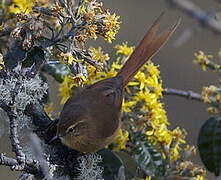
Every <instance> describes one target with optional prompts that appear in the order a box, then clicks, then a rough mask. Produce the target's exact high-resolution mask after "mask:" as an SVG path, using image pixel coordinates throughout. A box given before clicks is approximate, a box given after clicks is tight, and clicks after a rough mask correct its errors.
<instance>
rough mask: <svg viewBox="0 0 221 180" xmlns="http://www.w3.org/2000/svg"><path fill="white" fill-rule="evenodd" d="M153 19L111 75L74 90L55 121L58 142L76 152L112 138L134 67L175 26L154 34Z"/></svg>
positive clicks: (102, 144)
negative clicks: (124, 61) (145, 31)
mask: <svg viewBox="0 0 221 180" xmlns="http://www.w3.org/2000/svg"><path fill="white" fill-rule="evenodd" d="M161 17H162V15H160V17H159V18H158V19H157V20H156V21H155V22H154V24H153V25H152V26H151V27H150V29H149V31H148V32H147V33H146V35H145V36H144V38H143V40H142V41H141V42H140V43H139V45H138V46H137V47H136V49H135V50H134V52H133V53H132V55H131V56H130V58H129V59H128V60H127V62H126V63H125V64H124V66H123V67H122V69H121V70H120V71H119V72H118V74H117V75H116V76H115V77H112V78H108V79H105V80H102V81H98V82H97V83H95V84H92V85H90V86H88V87H85V88H84V89H83V90H81V91H80V92H78V93H76V94H74V95H73V96H72V97H70V98H69V99H68V101H67V102H66V103H65V105H64V107H63V110H62V112H61V115H60V120H59V122H58V125H57V135H56V137H54V138H53V139H56V138H60V139H61V141H62V143H63V144H65V145H67V146H68V147H70V148H72V149H75V150H78V151H80V152H87V153H88V152H96V151H98V150H100V149H102V148H104V147H105V146H106V145H108V144H110V143H112V142H113V140H114V138H115V137H116V133H117V131H118V129H119V128H120V126H121V120H120V112H121V105H122V100H123V94H124V87H125V86H126V85H127V83H128V82H129V81H130V80H131V78H132V77H133V76H134V75H135V74H136V73H137V71H138V70H139V69H140V68H141V67H142V65H144V64H145V63H146V62H147V61H148V59H150V58H151V57H152V56H153V55H154V54H156V52H157V51H158V50H159V49H160V48H161V47H162V45H163V44H164V43H165V42H166V41H167V40H168V38H169V37H170V36H171V34H172V33H173V32H174V31H175V29H176V28H177V26H178V24H179V21H178V23H176V24H175V25H174V26H173V27H172V28H171V29H170V30H168V31H165V32H163V33H162V34H161V35H159V36H157V35H156V32H157V30H158V27H159V21H160V19H161Z"/></svg>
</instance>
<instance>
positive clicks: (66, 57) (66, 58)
mask: <svg viewBox="0 0 221 180" xmlns="http://www.w3.org/2000/svg"><path fill="white" fill-rule="evenodd" d="M60 57H61V59H60V60H61V62H63V63H65V64H69V65H71V64H73V63H74V62H81V61H82V60H79V59H78V60H77V59H75V58H74V57H73V55H72V53H71V52H67V53H63V52H61V54H60Z"/></svg>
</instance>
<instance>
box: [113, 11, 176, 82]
mask: <svg viewBox="0 0 221 180" xmlns="http://www.w3.org/2000/svg"><path fill="white" fill-rule="evenodd" d="M162 15H163V14H161V15H160V16H159V17H158V18H157V20H156V21H155V22H154V23H153V25H152V26H151V28H150V29H149V30H148V31H147V33H146V35H145V36H144V38H143V40H142V41H141V42H140V43H139V45H138V46H137V47H136V48H135V50H134V52H133V53H132V54H131V56H130V58H129V59H128V60H127V62H126V63H125V64H124V66H123V67H122V69H121V70H120V71H119V72H118V74H117V76H121V77H122V78H123V85H124V86H126V85H127V83H128V82H129V81H130V80H131V78H132V77H133V76H134V75H135V74H136V73H137V71H138V70H139V69H140V68H141V67H142V66H143V65H144V64H145V63H146V62H147V61H148V60H149V59H150V58H151V57H153V56H154V55H155V54H156V53H157V52H158V51H159V50H160V48H161V47H162V46H163V45H164V44H165V43H166V41H167V40H168V39H169V37H170V36H171V35H172V34H173V32H174V31H175V30H176V28H177V26H178V25H179V23H180V20H179V21H178V22H177V23H176V24H175V25H174V26H173V27H172V28H171V29H170V30H168V31H165V32H163V33H162V34H161V35H159V36H157V35H156V33H157V30H158V28H159V22H160V20H161V18H162Z"/></svg>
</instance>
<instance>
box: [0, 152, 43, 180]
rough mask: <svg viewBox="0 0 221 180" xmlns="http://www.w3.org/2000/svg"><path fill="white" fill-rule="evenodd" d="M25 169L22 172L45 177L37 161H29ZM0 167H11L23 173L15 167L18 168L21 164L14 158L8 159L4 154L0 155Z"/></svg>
mask: <svg viewBox="0 0 221 180" xmlns="http://www.w3.org/2000/svg"><path fill="white" fill-rule="evenodd" d="M25 163H26V164H25V167H24V169H23V170H22V171H25V172H26V173H31V174H33V175H36V177H43V176H42V173H41V171H40V167H39V165H38V164H39V163H38V161H36V160H31V159H27V161H26V162H25ZM0 165H5V166H9V167H11V168H12V169H13V170H17V171H21V170H20V169H14V168H13V167H15V166H18V165H19V162H18V161H17V160H16V159H14V158H9V157H7V156H6V155H5V154H4V153H1V154H0Z"/></svg>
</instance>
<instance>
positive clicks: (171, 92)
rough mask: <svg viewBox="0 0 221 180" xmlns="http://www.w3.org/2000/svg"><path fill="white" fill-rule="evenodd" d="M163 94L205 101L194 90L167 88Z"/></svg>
mask: <svg viewBox="0 0 221 180" xmlns="http://www.w3.org/2000/svg"><path fill="white" fill-rule="evenodd" d="M163 94H164V95H174V96H180V97H185V98H187V99H189V100H196V101H201V102H202V101H203V98H202V96H201V95H200V94H198V93H195V92H193V91H184V90H179V89H172V88H165V89H164V91H163Z"/></svg>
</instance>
